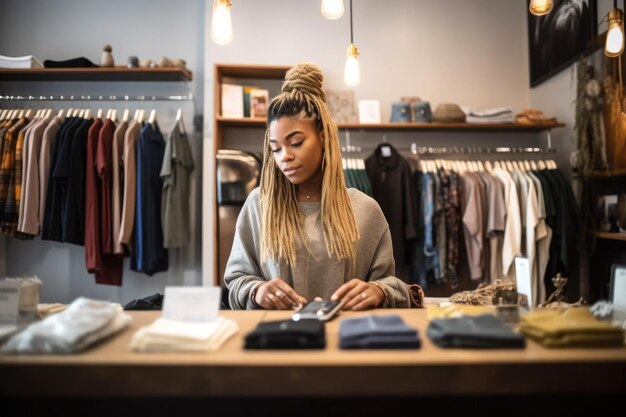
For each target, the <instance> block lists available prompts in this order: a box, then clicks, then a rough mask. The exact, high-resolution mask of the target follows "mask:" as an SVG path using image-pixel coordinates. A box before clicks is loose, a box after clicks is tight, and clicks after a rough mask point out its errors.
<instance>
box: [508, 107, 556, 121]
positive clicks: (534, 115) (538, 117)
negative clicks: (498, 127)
mask: <svg viewBox="0 0 626 417" xmlns="http://www.w3.org/2000/svg"><path fill="white" fill-rule="evenodd" d="M515 122H517V123H521V124H525V125H537V124H546V123H547V124H552V123H556V117H546V116H545V115H544V114H543V112H542V111H541V110H537V109H523V110H522V111H521V112H520V113H518V114H517V115H516V116H515Z"/></svg>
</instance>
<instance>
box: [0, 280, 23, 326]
mask: <svg viewBox="0 0 626 417" xmlns="http://www.w3.org/2000/svg"><path fill="white" fill-rule="evenodd" d="M20 289H21V283H20V282H19V281H13V280H0V324H11V325H14V324H17V322H18V318H19V305H20Z"/></svg>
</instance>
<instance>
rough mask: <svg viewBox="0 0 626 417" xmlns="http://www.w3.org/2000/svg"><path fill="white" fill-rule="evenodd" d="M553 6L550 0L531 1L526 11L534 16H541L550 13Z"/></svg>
mask: <svg viewBox="0 0 626 417" xmlns="http://www.w3.org/2000/svg"><path fill="white" fill-rule="evenodd" d="M553 6H554V2H553V1H552V0H531V1H530V6H528V10H530V12H531V13H532V14H534V15H535V16H543V15H544V14H548V13H550V10H552V7H553Z"/></svg>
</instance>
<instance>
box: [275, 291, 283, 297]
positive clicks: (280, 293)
mask: <svg viewBox="0 0 626 417" xmlns="http://www.w3.org/2000/svg"><path fill="white" fill-rule="evenodd" d="M274 295H276V297H279V298H280V296H282V295H283V291H282V290H280V289H278V290H276V292H275V293H274Z"/></svg>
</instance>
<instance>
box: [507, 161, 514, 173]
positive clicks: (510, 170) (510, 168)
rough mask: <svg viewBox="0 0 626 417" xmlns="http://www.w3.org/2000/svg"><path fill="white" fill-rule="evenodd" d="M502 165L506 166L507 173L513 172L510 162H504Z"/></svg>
mask: <svg viewBox="0 0 626 417" xmlns="http://www.w3.org/2000/svg"><path fill="white" fill-rule="evenodd" d="M504 163H505V165H506V169H507V171H509V172H513V171H515V168H513V164H512V163H511V161H505V162H504Z"/></svg>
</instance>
